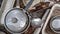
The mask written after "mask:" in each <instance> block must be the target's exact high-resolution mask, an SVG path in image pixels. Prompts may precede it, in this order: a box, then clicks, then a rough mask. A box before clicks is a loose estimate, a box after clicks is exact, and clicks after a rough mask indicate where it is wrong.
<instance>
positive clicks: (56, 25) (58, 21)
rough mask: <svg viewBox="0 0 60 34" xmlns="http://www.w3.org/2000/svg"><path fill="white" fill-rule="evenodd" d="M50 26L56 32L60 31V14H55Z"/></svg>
mask: <svg viewBox="0 0 60 34" xmlns="http://www.w3.org/2000/svg"><path fill="white" fill-rule="evenodd" d="M50 28H51V29H52V30H53V31H54V32H56V33H59V32H60V31H59V30H60V16H55V17H53V18H52V19H51V21H50Z"/></svg>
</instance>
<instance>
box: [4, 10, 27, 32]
mask: <svg viewBox="0 0 60 34" xmlns="http://www.w3.org/2000/svg"><path fill="white" fill-rule="evenodd" d="M24 11H25V10H23V9H12V10H10V11H9V12H8V13H7V14H6V16H5V28H6V29H7V30H8V31H11V32H22V31H24V30H25V29H26V28H27V26H28V17H27V15H26V14H25V13H24Z"/></svg>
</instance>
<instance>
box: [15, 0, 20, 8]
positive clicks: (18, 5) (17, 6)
mask: <svg viewBox="0 0 60 34" xmlns="http://www.w3.org/2000/svg"><path fill="white" fill-rule="evenodd" d="M16 8H20V1H19V0H16Z"/></svg>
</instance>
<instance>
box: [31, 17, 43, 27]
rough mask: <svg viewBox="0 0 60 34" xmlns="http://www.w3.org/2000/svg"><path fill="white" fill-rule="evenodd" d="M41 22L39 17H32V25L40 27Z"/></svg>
mask: <svg viewBox="0 0 60 34" xmlns="http://www.w3.org/2000/svg"><path fill="white" fill-rule="evenodd" d="M41 24H42V21H41V19H40V18H32V21H31V25H32V26H33V27H40V26H41Z"/></svg>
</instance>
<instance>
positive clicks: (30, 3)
mask: <svg viewBox="0 0 60 34" xmlns="http://www.w3.org/2000/svg"><path fill="white" fill-rule="evenodd" d="M33 1H34V0H30V1H29V2H28V4H27V5H26V6H25V8H24V9H25V10H27V9H28V8H29V7H30V6H31V5H32V3H33Z"/></svg>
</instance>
